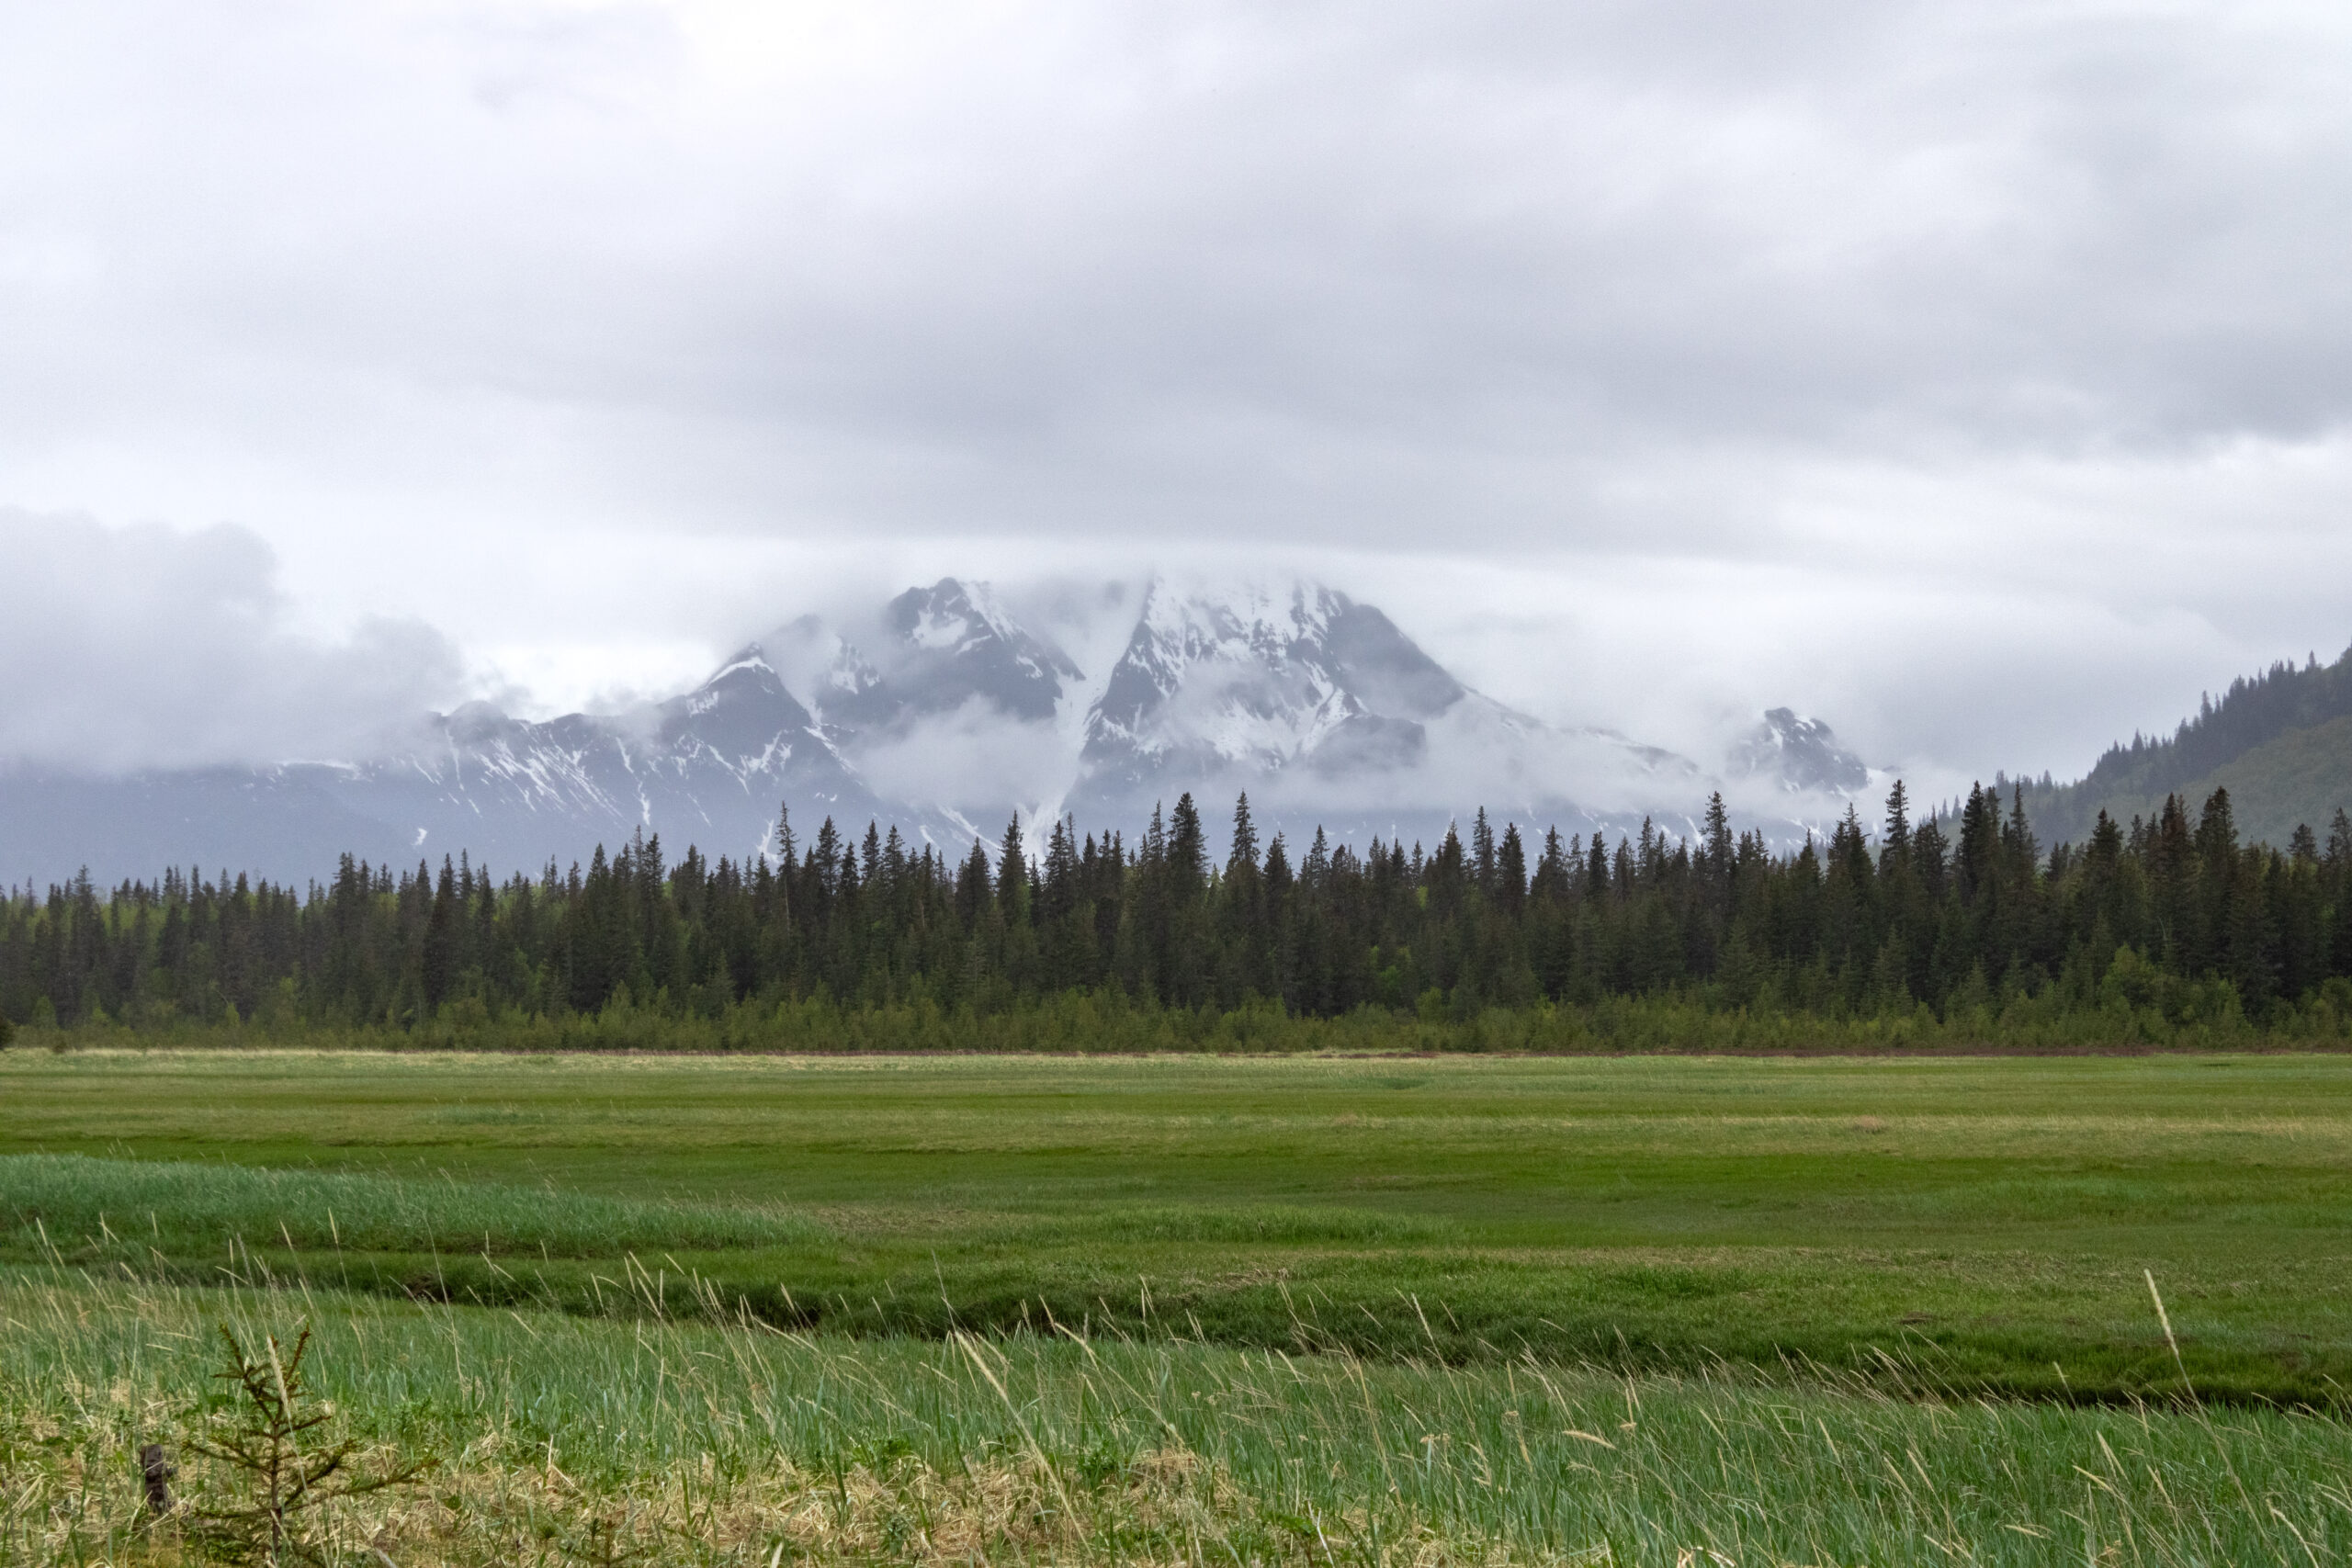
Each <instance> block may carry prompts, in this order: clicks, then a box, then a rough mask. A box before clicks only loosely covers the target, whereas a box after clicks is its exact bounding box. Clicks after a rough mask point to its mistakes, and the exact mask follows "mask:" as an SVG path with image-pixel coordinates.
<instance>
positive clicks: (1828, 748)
mask: <svg viewBox="0 0 2352 1568" xmlns="http://www.w3.org/2000/svg"><path fill="white" fill-rule="evenodd" d="M1727 772H1728V773H1730V775H1731V776H1732V777H1733V778H1736V779H1760V780H1763V781H1766V782H1768V783H1770V784H1778V785H1779V786H1780V787H1781V789H1783V790H1786V791H1788V792H1789V793H1791V794H1804V793H1812V794H1822V795H1851V794H1853V793H1855V792H1856V791H1858V790H1860V789H1862V788H1863V787H1865V786H1866V785H1868V784H1869V783H1870V780H1871V771H1870V769H1869V768H1867V767H1865V766H1864V765H1863V763H1862V760H1861V759H1860V757H1857V756H1855V755H1854V754H1853V753H1852V752H1851V751H1849V750H1846V749H1845V748H1844V747H1842V746H1840V745H1838V737H1837V736H1836V735H1834V734H1832V733H1831V732H1830V728H1829V727H1828V726H1827V725H1826V724H1824V723H1823V722H1822V721H1821V720H1819V719H1817V718H1804V717H1800V716H1798V715H1797V713H1796V712H1795V710H1794V709H1792V708H1771V709H1768V710H1767V711H1766V713H1765V715H1764V718H1763V721H1762V722H1761V723H1759V724H1758V725H1757V727H1756V728H1754V729H1751V730H1749V731H1748V732H1747V735H1745V736H1743V737H1742V738H1741V739H1739V741H1738V742H1737V743H1736V744H1735V745H1734V746H1733V747H1732V750H1731V755H1730V757H1729V758H1728V759H1727Z"/></svg>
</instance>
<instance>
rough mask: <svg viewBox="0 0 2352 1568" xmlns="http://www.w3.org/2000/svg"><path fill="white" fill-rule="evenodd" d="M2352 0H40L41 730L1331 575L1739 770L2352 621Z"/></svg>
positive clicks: (17, 541) (16, 729) (1601, 718)
mask: <svg viewBox="0 0 2352 1568" xmlns="http://www.w3.org/2000/svg"><path fill="white" fill-rule="evenodd" d="M2348 272H2352V7H2346V6H2344V5H2342V4H2341V0H2337V3H2335V4H2326V5H2309V6H2292V5H2262V4H2231V5H2227V6H2220V5H2216V6H2195V5H2188V4H2175V5H2142V6H2127V5H2101V4H2085V5H2066V4H2052V3H2050V0H2035V3H2033V4H2023V5H2008V4H2002V3H1999V0H1968V3H1966V4H1949V5H1905V4H1902V3H1900V0H1869V3H1867V4H1860V3H1858V4H1852V5H1841V4H1806V3H1804V0H1792V3H1789V4H1781V5H1775V6H1752V5H1733V4H1728V3H1718V4H1713V5H1703V6H1696V5H1686V6H1676V5H1672V4H1659V3H1657V0H1645V3H1643V4H1639V5H1634V4H1626V5H1622V6H1611V5H1606V4H1577V5H1560V4H1557V3H1556V0H1551V3H1529V4H1515V3H1511V4H1480V3H1477V0H1445V3H1443V4H1429V5H1367V4H1363V3H1354V4H1347V5H1330V6H1317V5H1312V4H1283V5H1261V6H1219V5H1209V4H1204V5H1153V4H1148V3H1139V4H1121V5H1101V4H1098V5H1091V6H1076V5H1057V4H1029V5H967V6H956V5H953V4H941V3H937V0H933V3H931V4H925V5H922V6H897V5H893V4H889V3H888V0H879V3H877V0H851V3H844V4H841V5H790V4H769V5H759V6H752V5H744V6H729V5H718V4H699V3H683V4H671V5H662V4H640V5H593V4H558V3H532V0H516V3H513V4H504V5H472V4H432V3H416V4H387V5H376V6H368V5H359V4H350V3H348V0H342V3H334V4H316V5H312V4H306V3H304V0H275V3H269V4H261V3H255V4H251V5H212V4H205V3H203V0H172V3H169V4H162V3H158V4H153V5H113V4H107V3H105V0H91V3H87V4H76V5H72V6H10V7H7V8H6V10H5V11H0V584H5V592H6V614H5V616H0V626H5V627H6V629H5V630H0V679H5V680H6V682H7V684H8V687H9V689H10V691H11V692H12V694H32V695H28V696H26V697H25V698H24V700H22V701H19V700H18V698H17V696H15V695H12V696H11V698H10V699H9V707H8V716H5V717H0V751H6V752H9V753H12V754H14V755H17V756H20V757H21V756H38V757H41V758H44V759H46V760H50V761H57V760H61V759H65V760H72V759H75V758H79V759H83V760H87V761H95V762H100V763H104V764H107V765H124V764H127V763H130V762H136V761H189V760H205V759H209V758H214V757H224V756H266V755H289V754H322V753H323V751H324V750H332V749H333V748H334V747H337V746H345V747H347V746H348V745H350V744H352V743H353V742H352V737H354V736H356V735H359V734H362V733H365V732H367V731H368V729H369V728H370V727H371V726H374V725H376V724H378V723H379V722H380V721H381V720H382V719H383V718H384V717H385V716H389V715H393V714H397V713H401V712H405V711H406V710H407V709H408V708H410V707H412V706H414V705H424V704H427V703H432V704H436V705H441V704H447V703H448V702H451V701H454V700H456V699H457V698H458V697H461V696H463V695H465V694H469V693H473V692H481V691H492V690H498V691H503V692H504V694H506V696H507V697H508V698H509V699H510V700H512V701H515V702H517V703H520V704H522V705H525V706H526V707H529V708H531V709H533V710H534V711H545V710H547V709H548V708H552V707H559V706H564V705H575V704H578V703H581V702H583V701H587V700H590V699H592V698H594V697H595V696H597V695H598V694H605V695H607V696H609V695H610V694H613V693H615V692H616V691H618V690H621V689H624V688H637V689H640V690H642V689H658V688H661V687H663V686H665V685H666V684H668V683H669V682H673V681H679V680H684V679H689V678H691V677H693V676H694V675H695V674H698V673H700V672H701V670H702V667H704V666H705V665H707V662H708V661H709V660H710V659H711V658H713V657H714V656H715V655H717V654H718V653H719V652H721V651H723V650H724V648H725V647H726V645H728V644H729V642H730V641H731V640H732V639H735V638H738V637H741V636H743V635H745V634H746V633H748V632H750V631H752V630H756V629H757V628H759V627H762V626H769V625H773V624H775V622H776V621H777V620H779V619H781V618H783V617H784V615H786V614H789V613H792V612H794V611H797V610H798V609H803V608H808V607H811V606H814V605H817V604H821V603H824V602H826V601H828V600H829V599H831V598H835V597H838V596H841V595H844V594H851V595H854V594H857V593H864V592H882V591H887V590H889V589H892V588H895V587H897V586H899V585H902V584H903V583H905V582H909V581H917V580H919V579H928V578H929V577H932V576H936V575H938V574H940V573H942V572H956V573H965V574H970V575H974V576H981V577H994V578H997V579H1001V580H1017V579H1021V578H1023V577H1026V576H1035V575H1038V574H1061V575H1073V576H1083V575H1086V574H1090V573H1101V572H1130V571H1134V570H1139V569H1140V568H1142V567H1145V566H1147V565H1149V564H1153V563H1159V564H1163V565H1170V566H1178V567H1182V566H1186V565H1193V564H1201V563H1209V564H1215V565H1219V566H1231V565H1234V564H1237V563H1238V564H1243V565H1246V566H1249V567H1251V568H1253V569H1262V570H1269V571H1275V570H1283V571H1288V570H1305V571H1307V572H1310V573H1312V574H1314V575H1317V576H1319V577H1322V578H1324V579H1326V580H1328V581H1331V582H1333V583H1335V584H1336V585H1338V586H1340V587H1342V588H1345V589H1348V590H1350V591H1351V592H1356V593H1358V594H1359V595H1360V596H1362V597H1365V598H1369V599H1372V600H1374V602H1376V603H1379V604H1382V605H1383V606H1384V607H1385V608H1386V609H1388V610H1389V612H1390V613H1391V615H1393V617H1394V618H1395V619H1396V620H1397V622H1398V623H1399V624H1400V625H1401V626H1404V627H1405V628H1406V629H1407V630H1408V632H1410V633H1412V634H1413V635H1414V636H1416V637H1419V639H1420V640H1421V641H1422V642H1423V643H1424V644H1425V645H1426V646H1427V647H1428V648H1429V649H1430V650H1431V651H1432V652H1433V653H1435V654H1436V655H1437V656H1438V657H1439V658H1441V659H1442V660H1444V661H1446V662H1447V663H1448V664H1449V665H1451V666H1452V667H1453V668H1454V669H1455V670H1456V671H1458V672H1459V673H1461V674H1462V675H1464V677H1465V678H1466V679H1468V680H1469V681H1471V682H1473V683H1474V684H1476V685H1479V686H1481V687H1482V688H1484V689H1486V690H1487V691H1489V692H1490V693H1492V694H1495V695H1497V696H1498V697H1500V698H1502V699H1504V700H1506V701H1509V702H1511V703H1514V704H1517V705H1521V706H1522V707H1526V708H1528V709H1531V710H1532V711H1535V712H1537V713H1539V714H1542V715H1544V716H1547V717H1553V718H1557V719H1564V720H1576V721H1582V722H1600V723H1606V724H1611V725H1614V726H1616V727H1618V728H1622V729H1624V730H1626V731H1628V732H1630V733H1632V734H1634V735H1637V736H1639V737H1641V738H1643V739H1655V740H1657V741H1661V742H1663V743H1666V744H1669V745H1677V746H1681V747H1684V748H1686V749H1689V750H1693V751H1694V752H1695V751H1700V750H1704V749H1705V748H1706V747H1709V746H1712V745H1714V744H1716V743H1717V741H1718V740H1719V738H1720V736H1721V735H1722V734H1723V733H1724V730H1725V728H1727V727H1728V726H1730V725H1731V724H1733V723H1734V722H1736V721H1744V720H1745V719H1747V718H1748V717H1752V716H1753V713H1754V712H1755V710H1757V709H1758V708H1761V707H1763V706H1766V705H1779V704H1789V705H1794V706H1796V707H1798V708H1800V709H1803V710H1807V711H1811V712H1814V713H1816V714H1819V715H1820V716H1823V717H1826V718H1827V719H1828V720H1829V721H1830V722H1832V723H1833V724H1834V725H1835V726H1836V727H1837V728H1838V731H1839V732H1840V734H1841V735H1842V736H1844V737H1845V738H1847V739H1849V740H1850V741H1851V742H1853V743H1855V744H1856V745H1857V747H1858V749H1860V750H1862V751H1863V752H1864V753H1865V754H1866V755H1867V756H1868V757H1869V758H1870V759H1871V761H1874V762H1895V763H1901V764H1903V765H1904V766H1905V767H1907V768H1911V769H1913V770H1915V771H1917V772H1918V773H1922V774H1923V775H1927V776H1946V775H1949V776H1958V775H1961V774H1964V773H1968V772H1972V771H1982V772H1986V773H1989V772H1990V771H1991V770H1992V769H1993V768H1995V767H1996V766H2007V767H2010V768H2012V769H2015V768H2020V767H2023V768H2031V769H2036V770H2039V769H2041V768H2045V767H2047V768H2052V769H2054V770H2057V771H2058V772H2060V773H2062V774H2063V773H2069V772H2075V771H2079V770H2080V769H2081V768H2082V767H2083V766H2085V765H2086V763H2087V762H2088V761H2090V760H2091V759H2092V758H2093V756H2095V755H2096V753H2097V751H2098V750H2099V749H2100V747H2101V746H2102V745H2103V744H2104V742H2105V741H2106V740H2107V739H2109V737H2111V736H2113V735H2115V734H2118V733H2128V732H2129V731H2130V730H2131V728H2133V727H2135V726H2142V727H2157V726H2164V727H2167V728H2168V727H2169V724H2170V723H2171V721H2172V720H2174V719H2175V718H2177V716H2179V715H2180V714H2181V712H2182V711H2183V710H2184V708H2186V707H2188V706H2192V705H2194V703H2195V700H2196V696H2197V694H2198V693H2199V690H2200V689H2201V688H2204V687H2208V686H2218V685H2220V684H2222V683H2224V682H2226V681H2227V680H2228V678H2229V677H2230V676H2231V675H2232V674H2233V673H2235V672H2238V671H2245V670H2248V669H2251V668H2254V667H2256V666H2257V665H2259V664H2262V663H2266V662H2267V661H2268V660H2272V659H2275V658H2278V657H2282V656H2294V657H2301V656H2302V655H2303V654H2305V653H2306V652H2309V651H2312V650H2316V651H2317V652H2318V653H2319V654H2320V655H2321V657H2322V658H2331V657H2333V656H2334V655H2335V653H2336V652H2337V651H2340V650H2341V649H2343V648H2344V646H2345V645H2346V642H2347V640H2352V592H2348V591H2347V588H2346V585H2347V584H2352V513H2347V502H2352V433H2348V432H2352V423H2347V422H2348V421H2352V288H2347V286H2346V276H2347V273H2348Z"/></svg>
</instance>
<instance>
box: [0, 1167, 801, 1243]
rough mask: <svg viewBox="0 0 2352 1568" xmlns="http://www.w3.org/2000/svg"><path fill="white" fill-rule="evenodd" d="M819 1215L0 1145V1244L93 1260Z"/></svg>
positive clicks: (759, 1235) (663, 1229) (521, 1237)
mask: <svg viewBox="0 0 2352 1568" xmlns="http://www.w3.org/2000/svg"><path fill="white" fill-rule="evenodd" d="M825 1235H827V1232H826V1230H825V1229H824V1227H822V1226H820V1225H819V1224H815V1223H814V1222H812V1221H810V1220H809V1219H806V1218H803V1217H800V1216H797V1215H793V1214H786V1213H773V1212H764V1211H762V1210H759V1209H756V1208H746V1207H741V1206H736V1207H725V1208H721V1207H717V1206H712V1205H703V1204H693V1203H671V1202H640V1201H630V1200H628V1199H622V1198H611V1197H605V1196H601V1195H598V1194H594V1193H583V1192H562V1191H557V1190H553V1189H550V1188H535V1187H523V1186H516V1185H510V1184H503V1183H496V1182H473V1181H469V1182H458V1181H453V1180H450V1179H447V1178H446V1177H440V1178H404V1177H393V1176H379V1175H367V1174H343V1173H337V1172H332V1171H318V1170H270V1169H259V1168H254V1167H251V1166H240V1165H229V1164H225V1163H224V1164H212V1163H205V1162H199V1161H194V1160H158V1161H134V1160H116V1159H97V1158H92V1157H90V1156H85V1155H41V1154H28V1155H0V1256H13V1257H16V1258H36V1259H37V1258H44V1257H46V1256H47V1255H48V1253H49V1252H50V1251H51V1249H53V1248H63V1249H66V1250H69V1251H76V1250H78V1251H79V1252H80V1253H82V1254H83V1255H84V1256H85V1257H87V1258H93V1259H98V1258H107V1259H110V1258H115V1257H117V1256H120V1257H125V1258H141V1257H145V1256H148V1255H151V1254H153V1255H161V1256H163V1257H173V1256H177V1255H182V1254H187V1253H190V1252H196V1253H201V1254H204V1255H207V1256H208V1257H209V1256H210V1255H213V1254H215V1253H217V1252H218V1251H219V1250H220V1247H221V1245H222V1244H223V1243H224V1242H225V1241H228V1240H230V1239H232V1238H235V1239H237V1240H240V1241H242V1242H243V1243H245V1244H246V1245H248V1246H270V1245H273V1244H277V1243H282V1244H283V1245H284V1246H285V1247H288V1248H290V1249H300V1250H303V1251H309V1252H319V1253H331V1252H334V1251H336V1250H343V1251H349V1252H389V1253H429V1252H431V1251H433V1250H435V1249H436V1248H438V1249H441V1250H445V1251H452V1252H458V1253H475V1254H479V1253H482V1252H485V1251H487V1252H489V1253H491V1254H492V1255H493V1256H504V1255H515V1254H528V1255H531V1256H535V1257H536V1256H548V1257H555V1258H610V1257H616V1256H618V1255H619V1254H621V1253H623V1252H627V1251H629V1250H632V1249H635V1250H639V1251H649V1252H650V1251H655V1250H659V1249H661V1248H664V1247H667V1248H671V1249H673V1250H695V1251H701V1250H720V1249H725V1248H729V1247H774V1246H778V1245H785V1244H790V1243H800V1242H809V1241H812V1240H818V1239H821V1238H822V1237H823V1236H825Z"/></svg>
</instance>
